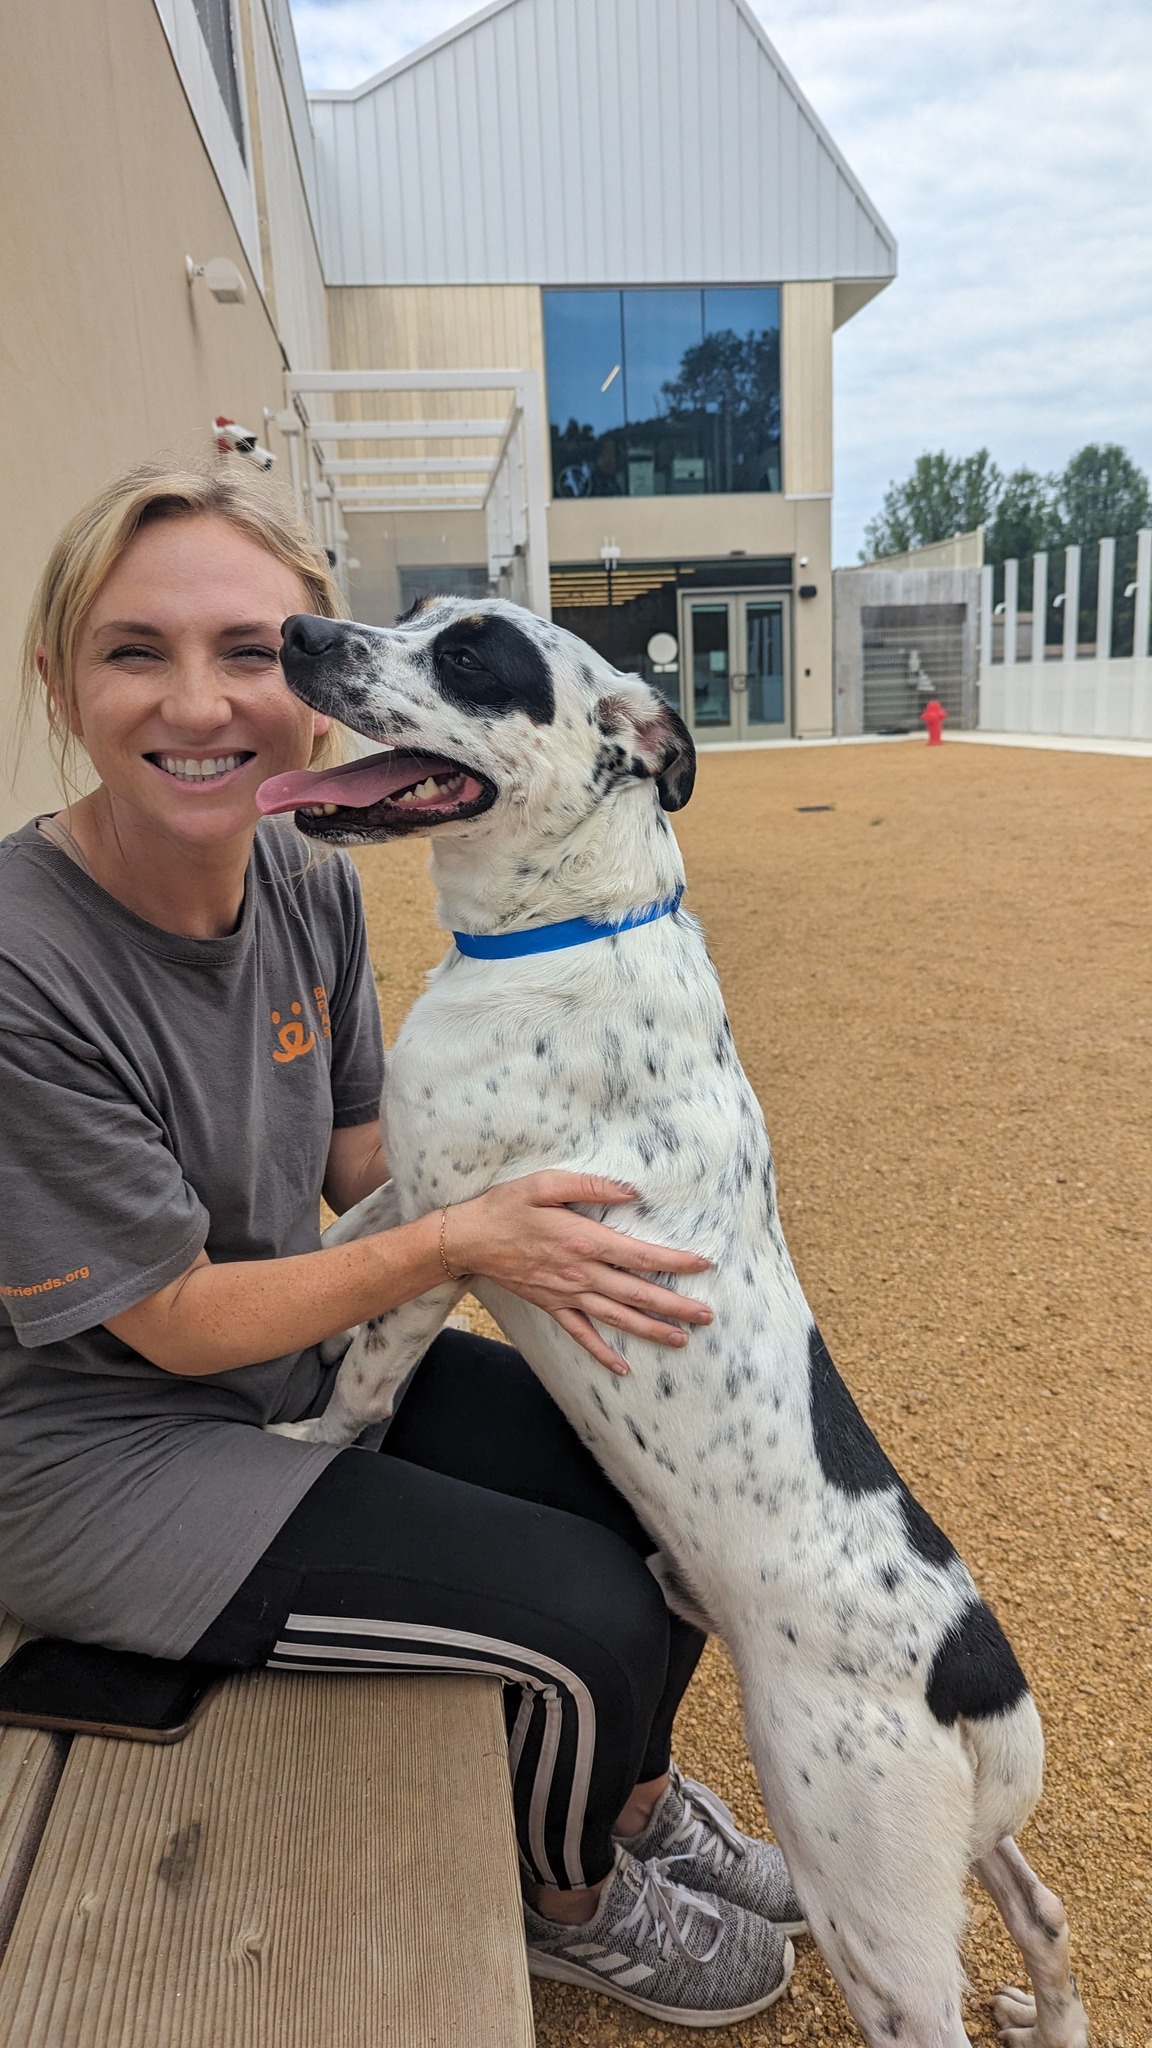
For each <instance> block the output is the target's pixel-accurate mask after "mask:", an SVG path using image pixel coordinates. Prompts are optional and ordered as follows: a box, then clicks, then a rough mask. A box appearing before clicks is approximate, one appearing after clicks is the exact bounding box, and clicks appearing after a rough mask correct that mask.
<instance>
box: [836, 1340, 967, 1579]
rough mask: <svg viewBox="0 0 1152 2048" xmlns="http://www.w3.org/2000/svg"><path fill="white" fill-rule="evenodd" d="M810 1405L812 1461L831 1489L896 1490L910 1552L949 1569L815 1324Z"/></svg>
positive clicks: (947, 1551)
mask: <svg viewBox="0 0 1152 2048" xmlns="http://www.w3.org/2000/svg"><path fill="white" fill-rule="evenodd" d="M808 1403H809V1413H810V1415H811V1418H812V1440H813V1443H814V1445H815V1449H816V1456H817V1459H818V1460H819V1464H820V1470H821V1471H822V1473H823V1474H824V1477H825V1479H826V1480H827V1481H828V1484H829V1486H835V1487H836V1488H837V1489H838V1491H839V1492H840V1493H846V1494H848V1495H849V1497H850V1498H851V1499H854V1500H859V1499H860V1497H861V1495H863V1494H865V1493H885V1492H887V1491H888V1490H889V1489H890V1488H892V1487H893V1486H894V1487H895V1488H896V1490H897V1492H898V1494H899V1497H900V1513H901V1516H902V1518H903V1522H904V1532H905V1534H906V1536H907V1538H908V1541H909V1544H910V1545H911V1547H912V1549H913V1550H914V1551H916V1553H917V1555H918V1556H920V1557H922V1558H924V1559H925V1560H926V1562H927V1563H929V1564H935V1565H940V1566H941V1567H943V1566H945V1565H948V1564H950V1563H951V1561H952V1559H953V1558H954V1557H955V1555H956V1552H955V1550H954V1549H953V1547H952V1545H951V1543H950V1542H949V1541H948V1538H947V1536H945V1534H944V1531H943V1530H942V1529H938V1528H937V1526H936V1524H935V1522H934V1521H933V1520H932V1517H931V1515H930V1514H929V1513H928V1511H927V1509H926V1508H922V1507H921V1505H920V1503H919V1501H918V1500H917V1499H916V1497H915V1495H914V1494H913V1493H911V1492H910V1490H909V1488H908V1487H907V1486H906V1485H905V1484H904V1481H903V1480H902V1479H901V1477H900V1474H899V1473H898V1471H897V1470H896V1467H895V1465H894V1464H893V1463H892V1461H891V1459H890V1458H889V1457H888V1456H887V1454H886V1452H885V1451H883V1450H882V1449H881V1447H880V1445H879V1444H878V1443H877V1441H876V1438H875V1437H874V1436H873V1434H872V1431H871V1430H870V1429H869V1427H868V1424H867V1423H866V1422H865V1420H864V1417H863V1416H862V1415H861V1413H860V1410H859V1409H858V1407H857V1406H856V1403H855V1401H854V1400H853V1399H852V1396H851V1394H850V1393H849V1392H848V1389H847V1387H846V1386H845V1385H844V1382H843V1380H842V1379H841V1377H840V1375H839V1373H838V1372H837V1370H836V1367H835V1366H834V1365H833V1363H832V1360H831V1358H830V1357H829V1355H828V1349H827V1346H826V1345H825V1342H824V1339H823V1337H822V1336H821V1335H820V1332H819V1330H818V1329H817V1328H816V1325H815V1323H813V1325H812V1328H811V1330H810V1331H809V1332H808Z"/></svg>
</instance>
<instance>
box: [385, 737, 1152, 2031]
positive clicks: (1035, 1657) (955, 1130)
mask: <svg viewBox="0 0 1152 2048" xmlns="http://www.w3.org/2000/svg"><path fill="white" fill-rule="evenodd" d="M1150 797H1152V771H1150V769H1149V766H1148V764H1147V763H1145V762H1143V761H1133V760H1126V759H1120V758H1113V757H1107V756H1091V755H1077V754H1056V753H1039V752H1031V751H1015V750H1007V749H1005V750H1001V749H998V748H991V747H988V748H985V747H959V746H953V747H951V748H950V747H948V746H947V744H945V746H944V747H942V748H940V749H939V750H937V749H932V750H931V751H929V750H928V748H927V747H925V746H923V745H920V744H914V743H905V744H892V745H890V746H875V747H844V748H830V747H829V748H825V747H819V748H815V747H814V748H812V749H810V750H809V749H806V748H802V747H797V748H794V749H786V750H781V751H779V752H775V751H772V752H765V753H744V754H726V755H712V756H711V757H705V758H704V760H703V761H702V763H701V771H700V779H699V782H698V785H697V794H696V796H695V798H694V799H693V802H692V804H691V806H690V807H689V808H688V809H687V810H686V811H685V812H684V813H683V814H682V815H681V816H680V818H679V819H678V820H677V829H678V832H679V836H680V839H681V843H682V845H683V847H684V851H685V855H686V859H687V865H688V876H689V899H688V900H689V902H690V905H691V908H692V909H693V910H694V911H695V912H696V913H697V914H698V915H699V916H700V917H701V918H702V919H703V921H704V925H705V927H706V930H707V933H708V939H709V943H710V946H711V949H712V952H713V954H714V956H715V958H716V960H717V963H718V965H719V968H720V973H721V976H722V979H723V983H724V987H725V991H726V995H727V1001H728V1007H729V1011H730V1014H731V1017H732V1022H733V1028H734V1030H735V1033H736V1041H737V1044H738V1046H739V1048H740V1052H741V1055H742V1057H743V1060H744V1064H745V1066H746V1067H747V1069H748V1072H749V1074H750V1076H751V1078H752V1081H753V1084H754V1086H755V1088H756V1090H757V1092H758V1094H759V1096H760V1100H761V1102H762V1103H763V1105H764V1109H765V1112H766V1115H767V1119H768V1126H769V1129H770V1131H771V1132H772V1136H773V1141H774V1145H775V1151H776V1159H777V1165H778V1169H779V1177H780V1200H781V1209H782V1214H783V1220H784V1226H785V1230H786V1232H787V1235H788V1241H789V1245H790V1248H791V1250H792V1254H793V1257H794V1259H795V1261H796V1265H797V1267H798V1269H799V1272H800V1275H801V1278H802V1280H803V1281H804V1284H805V1286H806V1288H807V1291H808V1295H809V1298H810V1300H811V1302H812V1305H813V1309H814V1311H815V1313H816V1315H817V1317H818V1319H819V1321H820V1324H821V1327H822V1329H823V1331H824V1334H825V1336H826V1338H827V1340H828V1343H829V1346H830V1348H831V1350H832V1352H833V1355H834V1357H836V1359H837V1360H838V1363H839V1365H840V1368H841V1370H842V1372H843V1373H844V1376H845V1377H846V1379H847V1380H848V1382H849V1384H850V1386H851V1387H852V1390H853V1392H854V1394H855V1395H856V1397H857V1400H858V1401H859V1403H860V1405H861V1406H862V1408H863V1409H864V1411H865V1413H866V1414H867V1416H868V1418H869V1420H870V1421H871V1422H872V1424H873V1426H874V1427H875V1429H876V1430H877V1433H878V1434H879V1436H880V1437H881V1439H882V1441H883V1442H884V1444H885V1446H886V1448H887V1449H888V1451H889V1452H890V1453H891V1455H892V1456H893V1458H894V1459H895V1460H896V1462H897V1464H898V1465H899V1466H900V1468H901V1469H902V1471H903V1472H904V1474H905V1476H906V1478H907V1479H908V1480H909V1482H910V1484H911V1485H912V1486H913V1488H914V1489H915V1491H916V1492H917V1494H918V1495H919V1496H920V1498H921V1499H922V1500H923V1502H924V1504H925V1505H926V1506H927V1507H928V1508H929V1509H930V1511H931V1512H932V1514H933V1515H934V1516H935V1517H936V1518H937V1520H938V1521H940V1522H941V1523H942V1524H943V1526H944V1527H945V1528H946V1529H947V1530H948V1532H949V1534H950V1535H951V1536H952V1538H953V1540H954V1541H955V1542H956V1543H957V1545H958V1547H959V1548H960V1549H961V1550H962V1552H963V1553H964V1555H965V1557H966V1559H967V1561H968V1563H969V1565H970V1566H971V1568H972V1570H973V1571H974V1573H975V1575H976V1578H977V1580H978V1582H979V1583H980V1586H981V1588H982V1590H983V1592H984V1593H985V1594H986V1595H987V1597H988V1598H989V1599H990V1600H991V1601H992V1603H993V1605H994V1606H995V1607H996V1608H997V1610H998V1612H999V1614H1000V1616H1001V1618H1002V1620H1003V1621H1004V1623H1005V1624H1006V1626H1007V1627H1008V1630H1009V1632H1010V1634H1011V1636H1012V1638H1013V1641H1014V1643H1015V1646H1016V1649H1017V1652H1018V1654H1019V1656H1020V1658H1021V1661H1022V1662H1023V1664H1024V1666H1025V1669H1026V1670H1027V1671H1028V1673H1029V1676H1030V1678H1031V1681H1032V1684H1033V1686H1034V1689H1035V1692H1036V1696H1037V1699H1038V1702H1039V1705H1040V1709H1041V1712H1042V1714H1043V1716H1044V1721H1045V1726H1046V1730H1047V1738H1048V1775H1047V1789H1046V1791H1045V1795H1044V1799H1043V1803H1042V1805H1041V1807H1040V1809H1039V1811H1038V1814H1037V1817H1036V1818H1035V1820H1034V1821H1033V1822H1032V1823H1031V1824H1030V1826H1029V1828H1028V1830H1027V1832H1026V1835H1025V1837H1024V1842H1025V1847H1026V1850H1027V1852H1028V1854H1029V1855H1030V1857H1031V1859H1032V1861H1033V1862H1034V1863H1035V1864H1037V1865H1038V1867H1039V1868H1040V1871H1041V1873H1042V1875H1043V1876H1044V1877H1045V1878H1046V1879H1047V1880H1048V1881H1049V1882H1050V1883H1051V1884H1053V1885H1054V1886H1055V1887H1056V1889H1058V1890H1059V1891H1060V1892H1061V1893H1062V1895H1063V1897H1064V1900H1065V1904H1066V1906H1067V1908H1068V1911H1069V1914H1070V1917H1071V1920H1072V1930H1073V1951H1074V1964H1075V1968H1076V1970H1077V1974H1078V1977H1079V1981H1080V1986H1081V1991H1082V1993H1083V1995H1084V1998H1085V2002H1086V2004H1087V2005H1088V2007H1089V2011H1090V2014H1091V2017H1092V2022H1093V2039H1094V2043H1095V2048H1152V1913H1150V1908H1152V1853H1150V1847H1149V1835H1150V1828H1149V1822H1150V1818H1152V1790H1150V1772H1152V1739H1150V1735H1152V1713H1150V1710H1149V1705H1148V1697H1149V1678H1150V1677H1152V1636H1150V1630H1149V1593H1150V1587H1152V1580H1150V1575H1149V1551H1150V1548H1152V1542H1150V1528H1149V1512H1148V1507H1149V1485H1148V1465H1149V1452H1150V1450H1152V1422H1150V1419H1149V1372H1148V1345H1147V1328H1148V1309H1149V1301H1150V1293H1152V1289H1150V1286H1149V1275H1150V1272H1152V1265H1150V1263H1149V1237H1150V1223H1152V1192H1150V1186H1149V1142H1148V1127H1149V1100H1150V1089H1149V1083H1150V1080H1152V1075H1150V1072H1149V1068H1150V1065H1152V1059H1150V1049H1152V976H1150V971H1149V934H1148V910H1149V877H1150V874H1152V847H1150V844H1149V841H1150V837H1152V834H1150V830H1149V809H1150ZM805 807H820V808H805ZM357 861H358V865H359V867H360V870H361V873H362V876H363V878H364V883H365V894H366V899H367V902H368V909H369V923H370V928H371V934H372V945H373V957H374V959H375V961H376V964H377V975H378V981H379V986H380V995H381V1003H382V1007H383V1011H384V1017H385V1030H386V1032H387V1033H388V1034H389V1035H391V1034H392V1033H393V1032H394V1031H395V1028H396V1025H397V1023H398V1021H399V1019H400V1017H401V1016H402V1015H403V1012H404V1010H405V1009H406V1008H407V1006H408V1004H409V1003H410V1002H411V1000H412V999H413V997H414V996H415V995H416V994H417V993H418V991H419V988H420V986H421V981H422V975H423V971H424V970H425V969H426V968H427V967H429V966H430V965H432V964H433V963H434V962H435V961H436V959H438V958H439V956H440V953H441V951H442V948H443V939H442V935H441V934H440V933H439V932H438V931H437V929H436V926H435V922H434V918H433V913H432V897H431V890H430V887H429V884H428V881H427V877H426V873H425V861H426V848H425V847H424V846H423V844H422V843H415V844H406V845H400V846H396V847H392V848H379V849H376V848H374V849H371V850H370V851H366V852H363V853H361V854H359V855H358V856H357ZM678 1755H679V1760H680V1762H681V1763H682V1764H683V1765H684V1766H685V1767H686V1768H687V1769H688V1770H689V1771H690V1772H692V1773H693V1774H695V1775H698V1776H700V1777H702V1778H704V1779H706V1780H707V1781H708V1782H709V1783H710V1784H712V1785H713V1786H715V1788H716V1789H717V1791H719V1792H721V1793H722V1794H723V1795H724V1797H725V1798H727V1799H728V1800H729V1802H730V1803H731V1805H732V1806H733V1807H734V1809H735V1811H736V1813H737V1815H738V1817H739V1818H740V1819H741V1821H742V1822H743V1824H744V1825H745V1826H746V1827H748V1828H750V1829H754V1830H755V1829H763V1828H764V1818H763V1813H762V1809H761V1807H760V1805H759V1801H758V1797H757V1793H756V1788H755V1783H754V1780H753V1777H752V1772H751V1769H750V1766H749V1762H748V1757H747V1752H746V1750H745V1747H744V1742H743V1738H742V1735H741V1729H740V1714H739V1703H738V1698H737V1693H736V1688H735V1685H734V1682H733V1678H732V1674H731V1670H730V1667H729V1665H728V1662H727V1659H726V1658H725V1656H724V1654H723V1652H722V1651H721V1650H720V1649H718V1648H712V1649H710V1651H709V1653H708V1656H707V1658H706V1660H705V1662H704V1664H703V1666H702V1668H701V1671H700V1672H699V1674H698V1675H697V1678H696V1680H695V1682H694V1684H693V1687H692V1690H691V1692H690V1694H689V1697H688V1700H687V1701H686V1703H685V1706H684V1709H683V1712H682V1716H681V1721H680V1725H679V1728H678ZM966 1961H967V1968H968V1972H969V1976H970V1978H971V1981H972V1984H973V1986H974V1987H975V1990H974V1995H973V1997H972V1999H971V2001H970V2004H969V2008H968V2015H967V2017H968V2024H969V2030H970V2032H971V2033H972V2034H973V2036H974V2037H975V2038H978V2039H980V2040H984V2041H987V2040H991V2039H992V2038H993V2036H992V2032H991V2028H990V2025H989V2017H988V2012H987V1997H988V1994H989V1993H990V1992H991V1990H992V1989H993V1988H994V1986H995V1985H996V1984H997V1983H998V1982H999V1981H1000V1980H1001V1979H1002V1977H1003V1976H1004V1975H1005V1974H1010V1973H1013V1972H1014V1971H1016V1970H1017V1969H1018V1966H1017V1964H1016V1963H1015V1961H1014V1956H1013V1951H1012V1950H1011V1949H1010V1947H1009V1946H1008V1944H1007V1942H1006V1940H1005V1939H1004V1937H1003V1935H1002V1934H1001V1933H1000V1932H999V1931H998V1923H997V1922H996V1921H995V1919H994V1916H993V1914H992V1912H991V1909H990V1908H987V1907H986V1906H985V1905H984V1903H983V1901H982V1899H980V1898H979V1897H976V1898H974V1901H973V1917H972V1931H971V1937H970V1941H969V1945H968V1950H967V1955H966ZM536 2013H537V2030H538V2040H539V2043H540V2048H585V2044H588V2048H623V2044H626V2043H627V2044H630V2048H632V2044H635V2048H639V2044H645V2048H647V2044H650V2043H656V2042H669V2043H673V2042H677V2043H678V2042H682V2041H683V2042H686V2041H687V2040H688V2039H689V2038H690V2037H689V2036H688V2035H687V2034H686V2033H684V2032H683V2031H681V2030H680V2029H677V2028H668V2027H664V2026H661V2025H658V2024H654V2023H652V2022H649V2021H647V2020H645V2019H643V2018H642V2017H641V2016H639V2015H638V2014H632V2013H629V2012H627V2010H626V2008H624V2007H622V2006H620V2005H616V2004H613V2003H612V2002H611V2001H609V2000H607V1999H604V1998H600V1997H597V1996H595V1995H591V1994H587V1995H586V1994H583V1993H578V1992H575V1991H573V1990H570V1989H568V1988H567V1987H563V1986H558V1985H556V1986H553V1985H549V1986H541V1987H538V1988H537V2002H536ZM696 2038H697V2039H698V2040H699V2042H700V2044H701V2048H709V2044H716V2048H718V2044H719V2043H720V2042H721V2041H723V2042H724V2043H733V2044H736V2043H739V2044H742V2048H754V2044H762V2048H767V2044H770V2043H771V2044H775V2043H777V2042H779V2043H781V2044H782V2048H794V2044H795V2048H801V2044H804V2048H808V2044H811V2048H834V2044H839V2043H841V2042H844V2043H845V2044H848V2043H851V2042H855V2041H856V2040H857V2036H856V2034H855V2031H854V2029H853V2027H852V2023H851V2021H850V2019H849V2017H848V2014H847V2012H846V2010H845V2007H844V2005H843V2003H842V2001H841V1999H840V1996H839V1993H838V1992H837V1990H836V1987H835V1986H834V1984H833V1983H832V1981H831V1979H830V1977H829V1976H828V1974H827V1971H826V1970H825V1969H824V1967H823V1964H822V1963H821V1961H820V1959H819V1957H818V1956H817V1955H816V1954H815V1952H814V1951H813V1949H812V1945H811V1943H802V1944H801V1945H800V1958H799V1962H798V1965H797V1970H796V1975H795V1979H794V1983H793V1987H792V1990H791V1992H790V1995H789V1996H788V1998H786V1999H785V2000H784V2001H783V2002H782V2003H781V2005H780V2006H778V2007H776V2008H774V2009H773V2010H772V2011H771V2012H769V2013H767V2014H765V2015H764V2016H763V2018H762V2019H759V2020H751V2021H747V2022H745V2023H744V2024H743V2025H742V2026H738V2027H733V2028H730V2029H728V2030H727V2031H724V2032H721V2031H705V2032H702V2033H700V2034H698V2035H697V2036H696Z"/></svg>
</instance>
